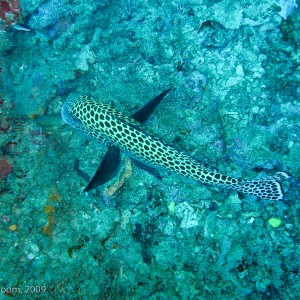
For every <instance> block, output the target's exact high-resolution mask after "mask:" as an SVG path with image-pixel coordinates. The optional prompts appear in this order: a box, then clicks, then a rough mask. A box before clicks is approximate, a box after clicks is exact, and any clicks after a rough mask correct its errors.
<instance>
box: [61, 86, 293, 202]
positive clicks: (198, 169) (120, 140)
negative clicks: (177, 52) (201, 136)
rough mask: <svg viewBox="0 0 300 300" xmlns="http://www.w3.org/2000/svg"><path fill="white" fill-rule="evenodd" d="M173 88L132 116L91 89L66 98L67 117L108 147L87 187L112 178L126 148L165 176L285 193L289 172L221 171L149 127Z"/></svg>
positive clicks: (249, 191)
mask: <svg viewBox="0 0 300 300" xmlns="http://www.w3.org/2000/svg"><path fill="white" fill-rule="evenodd" d="M170 90H171V89H167V90H165V91H163V92H162V93H161V94H159V95H158V96H157V97H155V98H154V99H152V100H151V101H149V102H148V103H146V104H145V105H144V106H143V107H142V108H140V109H139V110H138V111H137V112H135V113H134V114H133V115H132V116H127V115H125V114H123V113H122V112H120V111H118V110H116V109H115V108H114V107H112V106H111V105H108V104H105V103H102V102H100V101H97V100H96V99H94V98H93V97H92V96H90V95H84V96H81V97H79V98H76V99H69V100H67V101H66V102H65V103H64V105H63V107H62V110H61V115H62V119H63V121H64V122H65V123H66V124H68V125H70V126H71V127H73V128H75V129H77V130H79V131H80V132H82V133H84V134H85V135H86V136H87V137H89V138H92V139H96V140H97V141H99V142H101V143H102V144H105V145H107V147H108V150H107V152H106V154H105V156H104V158H103V160H102V162H101V163H100V166H99V168H98V169H97V171H96V173H95V175H94V176H93V178H92V179H91V181H90V182H89V183H88V185H87V186H86V187H85V189H84V191H89V190H91V189H94V188H96V187H98V186H100V185H103V184H105V183H107V182H108V181H110V180H111V179H113V178H114V177H115V176H116V175H117V174H118V171H119V168H120V162H121V158H120V152H123V153H125V154H127V155H128V156H129V158H130V159H131V160H132V161H133V163H134V164H135V165H136V166H137V167H139V168H141V169H143V170H145V171H148V172H149V173H150V174H152V175H153V176H155V177H156V178H157V179H162V177H161V175H160V174H159V171H158V170H157V168H161V169H165V170H168V171H172V172H174V173H177V174H180V175H183V176H185V177H187V178H191V179H195V180H197V181H198V182H200V183H203V184H206V185H212V186H217V187H222V188H229V189H232V190H236V191H238V192H241V193H242V194H246V195H252V196H256V197H258V198H261V199H267V200H283V199H284V190H283V188H282V185H281V181H282V180H284V179H287V178H289V175H288V174H287V173H285V172H277V173H276V174H275V175H273V176H268V177H266V178H259V179H254V180H252V179H241V178H234V177H231V176H228V175H224V174H222V173H220V172H219V171H218V169H217V168H214V167H212V166H210V165H208V164H207V163H204V162H202V161H201V160H199V159H198V158H196V157H194V156H191V155H189V154H188V153H186V152H185V151H182V150H179V149H176V148H175V147H173V146H170V145H168V144H167V143H165V142H164V141H162V140H161V139H159V138H158V137H157V136H155V135H153V134H152V133H150V132H149V130H148V129H147V128H146V127H145V126H144V125H143V123H145V122H146V121H147V119H148V118H149V117H150V115H151V114H152V113H153V111H154V110H155V108H156V107H157V106H158V104H159V103H160V102H161V100H162V99H163V98H164V97H165V96H166V95H167V94H168V93H169V91H170Z"/></svg>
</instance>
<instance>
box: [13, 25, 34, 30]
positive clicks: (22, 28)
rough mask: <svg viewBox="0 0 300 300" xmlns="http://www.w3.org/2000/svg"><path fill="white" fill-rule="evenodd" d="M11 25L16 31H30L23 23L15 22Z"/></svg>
mask: <svg viewBox="0 0 300 300" xmlns="http://www.w3.org/2000/svg"><path fill="white" fill-rule="evenodd" d="M12 27H13V28H14V29H16V30H18V31H30V30H31V28H30V27H28V26H27V25H25V24H23V23H15V24H13V25H12Z"/></svg>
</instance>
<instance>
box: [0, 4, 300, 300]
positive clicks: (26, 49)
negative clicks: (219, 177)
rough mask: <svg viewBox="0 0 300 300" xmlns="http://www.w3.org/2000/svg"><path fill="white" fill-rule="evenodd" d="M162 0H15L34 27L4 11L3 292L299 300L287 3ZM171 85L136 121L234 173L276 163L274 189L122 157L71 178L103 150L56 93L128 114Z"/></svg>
mask: <svg viewBox="0 0 300 300" xmlns="http://www.w3.org/2000/svg"><path fill="white" fill-rule="evenodd" d="M3 2H5V1H3ZM13 2H14V1H13ZM166 2H167V3H165V2H161V1H101V3H97V1H95V2H94V3H90V2H89V1H76V0H73V1H70V0H69V1H67V0H66V1H63V0H49V1H34V2H30V3H29V1H21V3H20V5H21V11H20V13H19V17H18V18H20V19H22V21H23V23H24V24H25V25H26V26H28V27H29V28H31V30H30V31H26V30H17V29H16V28H14V27H16V26H15V25H16V24H14V22H15V23H17V22H19V19H17V18H16V17H14V18H16V20H15V21H14V22H12V23H9V24H8V23H7V19H4V17H3V14H2V13H1V14H0V19H1V22H0V29H1V31H0V54H1V59H0V64H1V74H0V76H1V77H0V83H1V85H0V88H1V90H0V120H1V123H0V146H1V153H0V155H1V156H0V177H1V181H0V204H1V205H0V218H1V221H0V224H1V231H0V241H1V244H0V247H1V248H0V262H1V265H0V266H1V267H0V285H1V296H0V297H2V298H3V299H272V300H273V299H297V298H299V297H300V279H299V264H300V263H299V259H298V258H299V251H300V250H299V209H300V207H299V204H298V201H297V200H298V199H299V183H298V181H299V176H300V174H299V172H300V170H299V153H300V138H299V137H300V134H299V131H300V129H299V124H300V103H299V99H300V98H299V94H300V87H299V82H300V72H299V64H300V56H299V55H300V50H299V43H300V22H299V18H300V16H299V7H298V8H296V4H295V3H294V1H279V0H278V1H264V2H263V1H230V0H223V1H201V0H200V1H192V0H190V1H179V0H174V1H166ZM8 3H9V5H12V2H11V1H9V2H8ZM3 9H4V8H3V6H2V11H3ZM14 16H15V15H14ZM18 24H19V23H18ZM18 29H20V28H18ZM171 86H172V87H173V88H172V91H171V92H170V93H169V94H168V95H167V97H166V98H165V99H164V100H163V101H162V102H161V104H160V105H159V107H158V108H157V109H156V110H155V111H154V113H153V114H152V116H151V117H150V118H149V120H148V121H147V123H146V124H145V126H146V127H147V130H149V131H150V132H152V133H154V134H155V135H156V136H158V137H159V138H161V140H163V141H165V142H167V143H168V144H169V145H171V146H173V147H175V148H177V149H181V150H184V151H186V152H187V153H188V154H190V155H193V156H195V157H197V158H198V159H200V160H201V161H203V162H205V163H208V164H209V165H211V166H213V167H216V168H218V169H219V170H220V172H222V173H224V174H227V175H231V176H234V177H237V178H247V179H255V178H265V177H267V176H272V175H273V174H275V173H276V172H278V171H282V172H288V173H289V174H291V176H292V177H291V178H290V179H289V180H286V181H284V182H283V188H284V190H285V194H286V196H285V199H284V200H283V201H280V202H279V201H268V200H260V199H257V198H255V197H251V196H246V195H241V194H238V193H237V192H235V191H231V190H229V189H220V188H215V187H214V188H213V187H210V186H206V185H201V184H199V183H197V182H196V181H194V180H191V179H186V178H184V177H182V176H179V175H176V174H172V173H170V172H168V171H161V175H162V177H163V179H162V180H161V181H159V180H158V179H156V178H155V177H153V176H151V175H150V174H148V173H147V172H144V171H143V170H140V169H138V168H136V167H135V166H134V165H132V164H131V162H130V160H128V158H127V157H126V156H125V155H124V156H122V167H121V170H120V172H119V174H118V176H117V178H115V179H113V180H112V181H111V182H109V183H107V184H105V185H104V186H102V187H99V188H98V189H94V190H92V191H90V192H88V193H87V192H82V190H83V188H84V187H85V186H86V185H87V183H88V182H89V180H90V178H91V177H92V176H93V174H94V172H95V171H96V169H97V167H98V165H99V163H100V161H101V159H102V157H103V156H104V155H105V152H106V146H105V145H102V144H100V143H98V142H97V141H94V140H88V139H87V138H86V137H85V136H84V135H81V134H80V133H79V132H78V131H76V130H74V129H72V128H71V127H70V126H68V125H67V124H65V123H64V122H63V120H62V118H61V115H60V112H61V108H62V106H63V103H64V102H65V101H66V100H67V99H75V98H78V97H79V96H81V95H85V94H88V95H93V97H95V98H96V99H99V100H100V101H103V102H104V103H106V104H111V105H113V106H114V107H115V108H116V109H118V110H120V111H122V112H123V113H125V114H127V115H132V114H133V113H134V112H135V111H137V110H138V109H139V108H140V107H141V106H143V105H144V104H145V103H147V101H149V100H151V99H152V98H153V97H155V96H157V95H158V94H159V93H160V92H162V91H163V90H165V89H167V88H169V87H171Z"/></svg>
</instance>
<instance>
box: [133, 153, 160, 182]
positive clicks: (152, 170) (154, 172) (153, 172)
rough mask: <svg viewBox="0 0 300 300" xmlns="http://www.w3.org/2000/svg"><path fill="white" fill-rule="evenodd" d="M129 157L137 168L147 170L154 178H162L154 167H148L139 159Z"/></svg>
mask: <svg viewBox="0 0 300 300" xmlns="http://www.w3.org/2000/svg"><path fill="white" fill-rule="evenodd" d="M130 159H131V161H132V162H133V163H134V165H135V166H137V167H138V168H139V169H142V170H144V171H146V172H148V173H149V174H151V175H152V176H154V177H155V178H157V179H159V180H162V177H161V175H160V174H159V172H158V171H157V170H156V169H155V168H153V167H150V166H148V165H147V164H144V163H142V162H141V161H139V160H137V159H134V158H132V157H130Z"/></svg>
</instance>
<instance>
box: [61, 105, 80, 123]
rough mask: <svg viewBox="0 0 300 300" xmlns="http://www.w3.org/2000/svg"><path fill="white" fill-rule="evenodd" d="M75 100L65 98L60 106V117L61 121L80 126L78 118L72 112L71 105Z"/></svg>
mask: <svg viewBox="0 0 300 300" xmlns="http://www.w3.org/2000/svg"><path fill="white" fill-rule="evenodd" d="M76 101H77V100H67V101H66V102H65V103H64V105H63V107H62V108H61V117H62V119H63V121H64V122H65V123H66V124H68V125H70V126H71V127H73V128H78V127H80V126H81V122H80V120H78V119H77V118H75V117H74V116H73V114H72V106H73V104H74V103H75V102H76Z"/></svg>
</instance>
